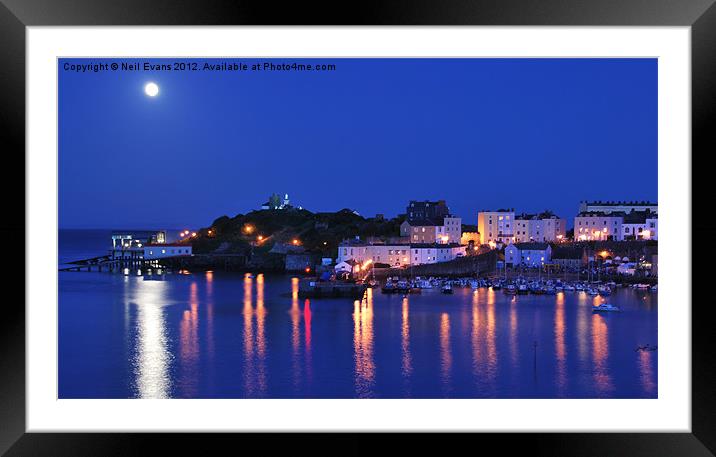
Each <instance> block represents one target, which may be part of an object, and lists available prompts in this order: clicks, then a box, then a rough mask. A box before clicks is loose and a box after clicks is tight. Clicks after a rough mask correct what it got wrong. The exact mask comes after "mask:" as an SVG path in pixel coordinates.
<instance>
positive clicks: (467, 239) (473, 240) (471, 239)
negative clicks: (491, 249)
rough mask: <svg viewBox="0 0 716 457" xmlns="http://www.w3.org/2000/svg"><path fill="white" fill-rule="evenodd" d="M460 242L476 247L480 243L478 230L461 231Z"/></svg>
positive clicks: (469, 246)
mask: <svg viewBox="0 0 716 457" xmlns="http://www.w3.org/2000/svg"><path fill="white" fill-rule="evenodd" d="M460 244H462V245H463V246H467V247H468V249H469V248H473V249H475V248H477V247H478V246H479V245H480V234H479V233H478V232H462V235H461V236H460Z"/></svg>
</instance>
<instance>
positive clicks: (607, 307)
mask: <svg viewBox="0 0 716 457" xmlns="http://www.w3.org/2000/svg"><path fill="white" fill-rule="evenodd" d="M619 311H621V308H619V307H618V306H614V305H611V304H609V303H602V304H601V305H599V306H594V307H592V312H594V313H613V312H619Z"/></svg>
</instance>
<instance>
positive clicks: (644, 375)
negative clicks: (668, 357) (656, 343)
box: [639, 351, 656, 396]
mask: <svg viewBox="0 0 716 457" xmlns="http://www.w3.org/2000/svg"><path fill="white" fill-rule="evenodd" d="M654 354H656V352H651V351H639V376H640V378H641V385H642V388H643V389H644V394H645V396H652V395H655V394H656V380H655V379H654V369H653V366H652V364H651V358H652V357H654Z"/></svg>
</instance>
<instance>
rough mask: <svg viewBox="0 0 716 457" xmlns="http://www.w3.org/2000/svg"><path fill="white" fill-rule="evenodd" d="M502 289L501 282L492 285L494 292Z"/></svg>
mask: <svg viewBox="0 0 716 457" xmlns="http://www.w3.org/2000/svg"><path fill="white" fill-rule="evenodd" d="M500 289H502V283H501V282H500V281H495V282H493V283H492V290H500Z"/></svg>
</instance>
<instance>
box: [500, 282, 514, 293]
mask: <svg viewBox="0 0 716 457" xmlns="http://www.w3.org/2000/svg"><path fill="white" fill-rule="evenodd" d="M502 290H503V291H504V292H505V293H506V294H507V295H515V294H516V293H517V287H515V285H514V284H508V285H506V286H505V288H504V289H502Z"/></svg>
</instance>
